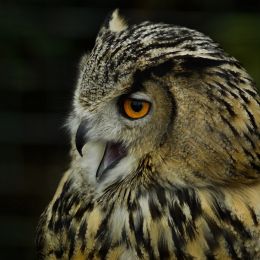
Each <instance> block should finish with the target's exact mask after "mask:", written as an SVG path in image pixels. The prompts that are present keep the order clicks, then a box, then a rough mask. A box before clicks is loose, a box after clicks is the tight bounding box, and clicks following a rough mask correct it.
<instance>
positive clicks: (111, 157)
mask: <svg viewBox="0 0 260 260" xmlns="http://www.w3.org/2000/svg"><path fill="white" fill-rule="evenodd" d="M87 132H88V128H87V122H86V120H84V121H82V122H81V124H80V125H79V128H78V130H77V133H76V139H75V142H76V148H77V150H78V152H79V154H80V155H81V157H83V154H82V149H83V147H84V145H85V144H86V143H87V142H88V138H87ZM104 146H105V148H104V153H103V156H102V159H101V161H100V162H99V166H98V167H97V172H96V178H97V181H101V180H102V179H103V177H104V176H105V173H107V172H108V170H110V169H112V168H114V167H115V166H116V165H117V164H118V163H119V162H120V161H121V160H122V159H123V158H124V157H125V156H126V155H127V150H126V148H125V147H124V146H123V144H122V143H120V142H118V143H116V142H107V143H104Z"/></svg>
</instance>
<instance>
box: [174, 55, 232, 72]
mask: <svg viewBox="0 0 260 260" xmlns="http://www.w3.org/2000/svg"><path fill="white" fill-rule="evenodd" d="M176 58H181V59H183V60H184V61H183V62H182V67H183V68H184V69H187V70H192V71H194V70H195V71H198V70H201V69H205V68H210V67H218V66H221V65H223V64H226V63H227V61H226V60H215V59H209V58H204V57H195V56H190V55H182V56H181V55H180V56H177V57H175V59H176Z"/></svg>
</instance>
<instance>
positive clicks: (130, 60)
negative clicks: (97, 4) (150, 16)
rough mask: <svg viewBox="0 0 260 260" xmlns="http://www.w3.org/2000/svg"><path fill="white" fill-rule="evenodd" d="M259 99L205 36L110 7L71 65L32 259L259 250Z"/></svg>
mask: <svg viewBox="0 0 260 260" xmlns="http://www.w3.org/2000/svg"><path fill="white" fill-rule="evenodd" d="M259 104H260V98H259V95H258V94H257V91H256V87H255V86H254V83H253V81H252V79H251V77H250V76H249V75H248V74H247V72H246V71H245V69H244V68H243V67H242V66H241V65H240V63H239V62H238V61H237V60H236V59H235V58H233V57H231V56H230V55H228V54H226V53H225V52H224V51H223V50H222V49H221V48H220V47H219V45H218V44H216V43H215V42H214V41H212V40H211V39H210V38H209V37H207V36H205V35H204V34H202V33H200V32H197V31H195V30H191V29H188V28H184V27H179V26H173V25H169V24H163V23H151V22H143V23H140V24H134V25H130V24H127V23H126V22H125V20H124V18H122V17H121V16H120V14H119V12H118V11H117V10H116V11H114V12H113V14H112V15H111V16H110V17H109V19H107V21H106V22H105V23H104V25H103V26H102V28H101V30H100V32H99V34H98V36H97V39H96V43H95V46H94V49H93V50H92V51H91V52H90V53H89V54H87V55H85V56H84V57H83V58H82V60H81V63H80V73H79V78H78V83H77V87H76V90H75V94H74V103H73V111H72V113H71V115H70V118H69V122H68V125H69V128H70V131H71V137H72V142H71V165H70V168H69V170H68V171H67V172H66V173H65V174H64V177H63V178H62V180H61V181H60V184H59V187H58V189H57V191H56V194H55V195H54V198H53V200H52V201H51V202H50V204H49V206H48V207H47V209H46V210H45V211H44V212H43V214H42V216H41V219H40V223H39V226H38V230H37V239H36V243H37V251H38V256H39V258H40V259H121V260H124V259H260V142H259V136H260V108H259Z"/></svg>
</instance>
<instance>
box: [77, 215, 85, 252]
mask: <svg viewBox="0 0 260 260" xmlns="http://www.w3.org/2000/svg"><path fill="white" fill-rule="evenodd" d="M86 233H87V222H86V221H85V220H84V221H83V222H82V223H81V225H80V227H79V233H78V239H79V240H80V241H81V248H80V249H81V252H83V251H84V250H85V247H86Z"/></svg>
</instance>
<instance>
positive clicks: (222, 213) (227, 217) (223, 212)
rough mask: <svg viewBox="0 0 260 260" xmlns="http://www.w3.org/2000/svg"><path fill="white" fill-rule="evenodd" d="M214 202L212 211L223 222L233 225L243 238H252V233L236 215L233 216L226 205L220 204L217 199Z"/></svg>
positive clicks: (213, 199)
mask: <svg viewBox="0 0 260 260" xmlns="http://www.w3.org/2000/svg"><path fill="white" fill-rule="evenodd" d="M212 201H213V204H212V206H213V207H212V209H213V211H214V212H215V213H216V214H217V216H219V218H220V219H221V220H223V221H224V222H227V223H229V224H231V225H232V226H233V227H234V229H235V230H236V231H237V233H238V234H239V235H240V236H241V238H248V239H250V238H252V237H251V234H250V232H249V231H248V230H247V229H246V227H245V226H244V225H243V223H242V221H241V220H239V219H238V217H237V216H236V215H233V214H232V212H231V211H230V210H229V209H228V208H227V207H226V205H225V204H223V203H220V202H219V201H218V200H217V199H216V198H212Z"/></svg>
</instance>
